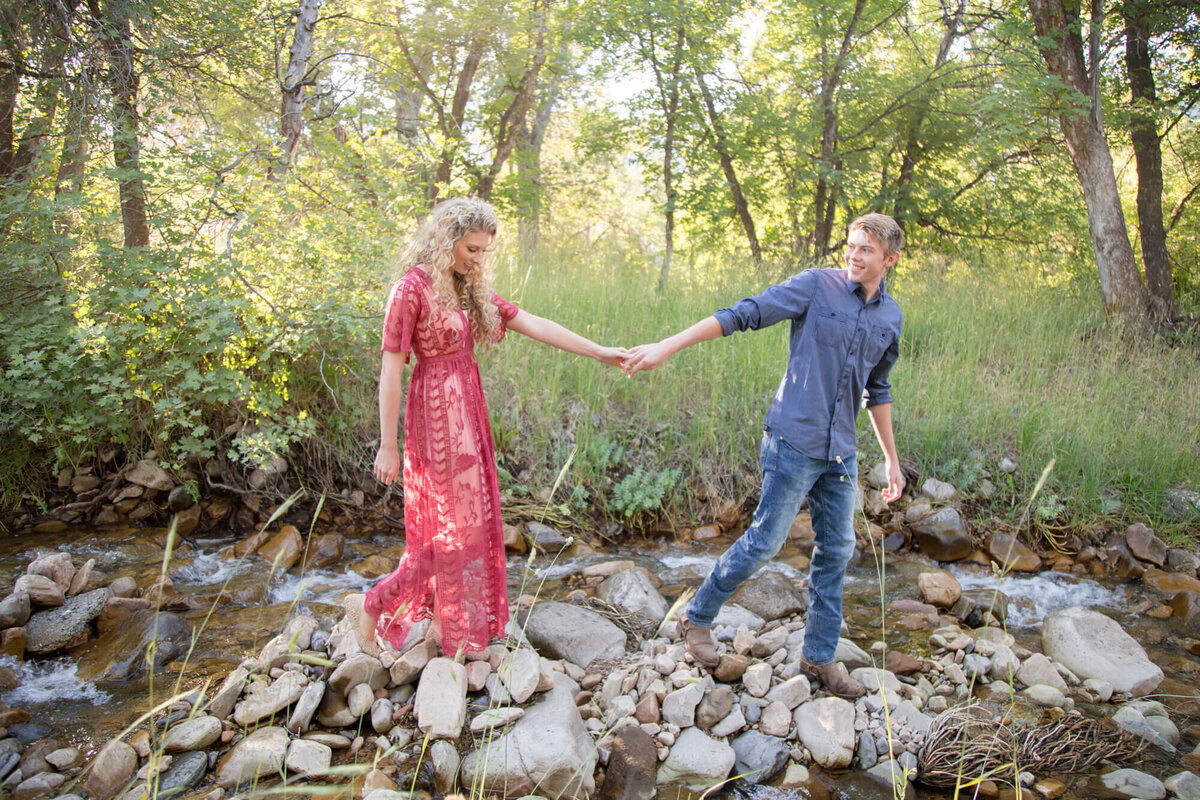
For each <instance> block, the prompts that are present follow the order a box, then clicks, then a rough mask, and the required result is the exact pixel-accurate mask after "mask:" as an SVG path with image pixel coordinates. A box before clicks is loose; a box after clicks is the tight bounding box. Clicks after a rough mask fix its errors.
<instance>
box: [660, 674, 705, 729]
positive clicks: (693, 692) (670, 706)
mask: <svg viewBox="0 0 1200 800" xmlns="http://www.w3.org/2000/svg"><path fill="white" fill-rule="evenodd" d="M703 699H704V686H703V685H702V684H699V683H689V684H687V685H686V686H683V687H681V688H679V689H676V690H675V691H673V692H671V693H670V694H668V695H667V696H666V697H665V698H663V702H662V718H663V722H666V723H667V724H669V725H677V726H679V727H680V728H686V727H688V726H691V725H695V724H696V707H697V706H698V705H700V701H701V700H703Z"/></svg>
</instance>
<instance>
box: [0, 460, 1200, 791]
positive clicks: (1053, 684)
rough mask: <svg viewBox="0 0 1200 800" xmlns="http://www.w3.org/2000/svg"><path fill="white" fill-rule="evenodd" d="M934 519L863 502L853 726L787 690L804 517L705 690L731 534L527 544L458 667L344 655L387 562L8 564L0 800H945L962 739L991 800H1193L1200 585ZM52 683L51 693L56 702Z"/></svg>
mask: <svg viewBox="0 0 1200 800" xmlns="http://www.w3.org/2000/svg"><path fill="white" fill-rule="evenodd" d="M951 488H952V487H951ZM927 489H929V491H926V492H925V493H924V495H923V496H918V497H916V498H913V501H912V502H911V503H909V504H908V505H907V506H906V508H905V509H904V510H903V511H902V512H898V513H895V514H888V513H886V512H884V510H883V509H872V508H871V505H872V503H874V502H876V500H877V498H874V497H873V496H872V494H871V492H872V489H871V488H870V485H869V484H868V486H867V488H866V491H865V492H864V504H865V505H866V506H867V507H868V509H867V511H868V514H870V515H871V516H870V519H871V520H872V521H871V522H869V523H867V524H866V525H864V526H863V530H862V531H861V534H862V538H861V542H860V549H861V556H860V558H859V559H858V562H857V565H856V566H855V568H854V569H853V571H852V573H851V576H850V577H851V580H850V582H849V583H848V588H847V593H848V600H847V604H848V607H847V622H848V625H847V629H846V630H845V631H844V638H843V640H842V642H841V645H840V647H839V658H841V659H842V660H844V661H845V662H846V663H847V665H848V666H849V667H851V669H852V670H853V671H854V673H855V675H856V677H859V678H860V679H861V680H863V681H864V682H865V683H867V684H868V685H869V686H870V687H871V689H872V691H871V693H870V694H868V696H867V697H865V698H862V699H860V700H859V701H857V702H855V703H849V702H847V701H844V700H841V699H838V698H835V697H831V696H828V694H827V693H826V692H825V691H824V689H823V687H822V686H820V684H819V683H815V682H811V681H809V680H808V679H807V678H806V677H804V676H803V675H801V674H799V673H798V671H797V670H796V666H795V664H796V655H797V654H798V652H799V648H800V646H801V644H802V642H803V637H804V631H805V627H804V626H805V616H806V614H805V611H806V602H805V593H804V579H805V568H806V567H807V555H808V553H809V552H810V551H811V527H810V526H809V524H808V521H807V517H806V515H804V514H802V515H801V517H799V518H798V519H797V522H796V525H795V526H794V528H793V531H792V534H793V535H792V537H791V539H790V541H789V545H788V547H787V549H786V550H785V552H784V553H783V554H781V557H780V559H779V560H778V562H777V563H776V564H775V565H773V567H772V568H771V569H769V570H767V571H765V572H764V573H762V574H760V575H759V576H757V577H756V578H755V579H754V580H753V581H751V582H749V583H748V584H747V585H746V586H744V587H743V588H742V590H740V591H739V593H738V595H737V596H735V598H734V599H733V601H732V602H731V603H730V604H729V605H728V606H727V607H726V609H725V610H724V612H723V613H722V616H721V618H720V619H719V620H718V623H717V625H716V627H715V632H716V634H717V638H718V641H719V644H720V648H721V650H722V651H723V656H722V661H721V664H720V665H719V666H718V667H717V668H715V669H714V670H712V671H711V672H710V671H708V670H704V669H701V668H699V667H698V666H697V665H696V664H694V663H693V662H692V660H691V658H690V656H688V655H687V654H686V652H685V651H684V649H683V647H682V645H681V643H680V640H679V636H678V630H677V625H676V623H675V621H674V610H673V609H672V604H673V602H674V601H675V600H677V599H678V598H679V597H680V596H681V595H683V594H685V593H686V592H687V591H688V589H689V587H691V586H694V585H695V584H696V583H698V582H699V580H700V579H701V578H702V577H703V574H704V573H705V572H706V570H707V567H708V565H709V564H710V563H711V560H712V558H713V557H714V556H715V555H716V554H718V553H719V552H720V550H721V549H722V548H723V547H724V546H725V544H726V543H727V542H728V540H729V537H730V536H732V535H734V534H736V525H731V527H733V528H734V530H722V529H721V528H720V526H719V525H714V526H713V527H712V528H710V529H704V528H701V529H698V530H697V531H694V532H690V535H689V537H688V539H687V540H686V541H683V540H679V541H673V542H665V541H661V540H660V541H646V542H643V543H641V544H639V545H636V546H630V547H626V548H622V549H620V550H619V551H615V552H614V551H611V550H610V551H604V552H601V551H598V550H593V549H592V548H590V547H589V546H587V545H586V544H584V543H581V542H571V541H568V540H567V539H565V538H563V537H560V536H558V535H557V533H556V532H555V531H553V530H551V529H548V528H546V527H545V526H537V525H529V526H526V527H525V528H524V529H517V528H512V529H510V530H509V544H510V549H511V552H512V553H513V555H512V558H511V560H510V580H511V585H510V597H511V599H512V600H513V607H514V619H513V620H512V622H511V624H510V626H509V636H508V639H507V641H506V642H504V643H497V644H495V645H493V646H492V647H489V648H488V650H487V651H486V652H484V653H478V654H470V655H469V656H465V657H463V656H460V657H459V658H444V657H440V656H439V655H438V654H437V653H436V651H435V650H434V648H432V647H431V646H430V645H429V643H428V642H426V641H424V640H423V639H421V638H420V637H419V636H414V637H411V641H410V642H408V643H406V644H407V647H406V648H404V649H403V650H402V652H399V653H393V652H385V653H383V654H381V656H379V657H378V658H376V657H373V656H369V655H367V654H365V653H363V652H361V650H360V648H359V646H358V643H357V641H356V640H355V638H354V636H353V635H352V633H351V632H350V631H352V625H350V623H351V622H352V619H353V616H354V614H355V613H356V611H357V603H358V602H361V600H360V598H361V595H360V594H359V592H360V591H361V590H362V588H364V587H365V586H366V585H368V583H369V581H370V580H371V579H373V578H374V577H375V576H377V575H378V574H380V573H381V572H382V571H385V570H387V569H389V568H390V565H391V563H392V559H393V558H394V557H395V556H396V555H397V554H398V553H399V551H400V545H399V543H398V542H397V541H396V540H395V539H394V538H389V537H386V536H375V537H373V538H361V539H360V538H355V537H344V536H342V535H339V534H336V533H331V532H328V530H327V529H326V530H325V531H323V530H322V526H321V525H320V524H318V525H316V526H314V532H313V533H312V534H311V535H308V536H305V535H304V534H302V533H301V532H300V531H299V530H298V529H297V528H294V527H291V526H288V525H284V526H280V527H277V528H276V527H274V526H272V528H270V529H268V530H264V531H262V532H260V533H258V534H256V535H253V536H249V537H245V538H241V539H237V540H229V539H228V538H227V537H222V538H212V539H204V538H196V537H192V538H189V539H188V540H185V541H181V542H179V543H177V544H175V545H174V546H173V547H172V556H171V558H170V559H169V562H168V564H167V566H166V568H165V570H164V569H163V568H162V566H161V561H162V559H163V555H164V549H165V547H166V545H167V542H166V541H165V537H164V535H163V533H162V532H161V531H134V530H130V529H116V530H107V531H89V532H88V533H87V536H86V538H83V537H80V536H79V535H75V536H72V537H69V538H60V539H58V540H54V539H44V540H42V541H41V542H39V544H42V545H46V546H47V547H46V550H45V551H44V552H39V553H36V554H35V553H29V552H11V553H8V554H7V555H4V556H3V557H0V567H3V568H6V569H8V570H9V572H10V574H11V575H12V578H13V580H12V582H11V584H10V585H11V591H10V592H9V594H8V596H7V597H6V598H5V599H4V600H3V601H2V602H0V629H2V631H3V632H2V633H0V649H2V650H3V652H4V653H5V654H7V655H5V656H3V657H0V658H3V661H0V664H3V667H0V681H2V682H3V686H4V687H5V694H4V697H5V700H6V703H7V705H8V706H9V707H7V708H5V709H3V710H0V726H2V727H3V728H4V731H3V734H4V736H3V738H0V781H2V788H3V790H4V791H6V792H10V793H11V794H12V795H14V796H16V797H20V798H36V797H43V796H45V797H54V796H61V795H64V794H80V795H82V794H86V795H87V796H88V797H99V798H105V799H106V800H107V798H115V797H121V798H128V800H134V798H137V797H142V796H145V795H146V794H147V792H150V791H154V792H157V793H158V794H159V795H160V796H162V795H166V794H168V793H173V794H175V795H178V796H184V795H186V796H190V797H195V798H197V799H198V798H205V800H218V799H219V798H221V797H225V796H232V795H234V794H238V795H241V794H244V793H245V792H246V791H247V789H248V788H250V787H254V788H258V789H266V788H269V787H272V786H278V785H280V784H283V783H288V784H291V783H297V782H298V783H301V784H304V785H311V784H314V783H315V784H320V785H327V784H328V785H333V786H336V787H339V789H340V790H341V791H343V792H344V793H345V794H346V795H347V796H353V797H356V798H357V797H366V796H372V800H393V798H397V797H398V796H399V795H397V794H393V793H396V792H400V793H411V792H414V791H416V792H425V793H429V794H432V795H440V794H444V793H447V792H460V793H462V794H474V793H477V792H480V791H483V790H487V791H497V792H501V791H502V792H503V793H504V794H506V795H507V796H513V797H515V796H524V795H536V796H540V797H546V798H553V797H559V796H569V797H583V796H593V795H598V796H600V797H604V798H606V799H607V798H618V797H622V798H624V797H628V798H634V797H649V796H651V795H652V794H653V793H654V792H655V791H658V792H660V793H662V792H667V791H670V790H672V789H673V788H679V787H686V788H687V790H689V791H693V792H699V791H703V790H705V789H708V788H710V787H713V786H717V785H724V786H726V787H728V785H729V784H723V783H722V782H724V781H727V780H731V779H735V780H736V782H737V783H738V785H739V786H741V787H752V786H756V785H757V786H768V787H770V788H765V789H757V788H745V790H746V791H750V792H757V793H762V792H779V791H783V792H785V793H786V794H788V795H789V796H798V797H819V796H826V795H827V794H829V793H830V792H837V791H841V792H845V793H846V794H847V795H848V796H851V797H863V798H867V797H891V796H892V792H893V788H892V787H893V784H898V786H897V789H896V790H897V791H898V792H901V793H903V794H905V795H907V796H913V793H914V792H918V791H919V792H920V796H922V797H939V796H942V794H941V793H943V792H944V793H945V796H947V797H948V796H950V794H951V793H952V790H950V789H945V788H941V787H944V786H945V784H946V780H945V774H944V773H945V769H944V763H945V752H946V745H945V742H946V741H951V742H954V743H955V746H957V747H960V748H961V747H962V746H963V742H962V739H961V737H960V738H959V739H957V740H956V739H954V738H953V736H952V735H950V734H953V733H954V731H955V730H957V729H955V728H954V727H953V726H954V725H959V724H960V723H961V720H962V715H963V709H969V712H970V714H971V715H972V719H973V720H974V721H973V722H972V723H971V724H972V725H973V726H974V727H972V728H970V731H972V736H974V737H976V738H977V739H978V738H979V737H983V736H990V737H993V738H994V740H995V741H999V742H1012V743H1015V744H1011V745H1010V750H1009V751H1007V752H1001V751H997V754H996V756H995V757H994V758H992V760H991V761H990V762H986V761H985V762H984V767H983V768H984V769H992V770H994V772H992V773H990V774H989V775H987V776H985V780H983V781H982V782H981V783H979V784H978V786H977V787H972V788H971V793H972V794H973V793H975V792H979V796H989V797H990V796H1012V797H1015V796H1017V790H1016V789H1015V788H1014V786H1020V787H1021V790H1020V791H1021V792H1022V793H1023V794H1024V795H1026V796H1034V797H1067V798H1083V797H1101V796H1110V797H1165V796H1174V797H1181V798H1189V797H1200V790H1198V788H1197V785H1198V784H1200V779H1197V778H1196V776H1195V775H1194V774H1193V773H1192V772H1191V770H1196V769H1198V768H1200V752H1197V751H1195V750H1194V749H1193V748H1195V746H1196V744H1197V742H1200V728H1198V727H1196V725H1195V720H1196V718H1197V717H1198V716H1200V692H1198V691H1197V690H1196V688H1195V683H1196V681H1195V676H1196V672H1197V668H1196V662H1195V659H1194V655H1195V653H1196V652H1200V647H1197V645H1196V643H1195V642H1194V641H1193V640H1192V639H1190V638H1189V636H1190V635H1191V633H1190V632H1193V631H1194V630H1195V627H1194V626H1195V625H1196V618H1195V608H1196V602H1195V599H1196V597H1200V581H1198V580H1197V577H1196V567H1197V562H1196V559H1195V558H1194V557H1193V556H1191V555H1190V554H1188V553H1186V552H1184V551H1180V550H1171V549H1170V548H1167V547H1166V546H1165V545H1164V544H1163V543H1162V542H1161V541H1159V540H1158V539H1157V537H1155V536H1154V534H1153V531H1150V530H1149V529H1148V528H1145V526H1140V525H1135V526H1131V527H1130V528H1129V529H1127V530H1125V531H1123V532H1122V533H1121V534H1120V535H1118V536H1114V537H1113V538H1112V539H1111V540H1110V541H1109V542H1106V543H1105V544H1104V545H1103V546H1093V547H1090V548H1083V549H1081V551H1080V552H1078V553H1076V554H1073V555H1071V556H1067V555H1064V554H1058V553H1050V554H1044V553H1043V554H1038V553H1034V552H1033V551H1032V550H1030V549H1029V548H1028V547H1027V546H1025V545H1024V544H1023V543H1021V542H1019V541H1016V540H1015V539H1012V538H1008V537H1005V536H1004V535H1003V534H997V535H993V536H987V535H986V532H983V535H981V532H979V531H971V530H969V529H968V527H967V525H966V523H965V522H964V521H963V519H962V517H961V515H960V514H959V512H958V510H957V508H956V507H955V505H954V502H953V495H952V494H951V495H950V496H949V497H946V496H944V495H945V490H944V489H941V487H938V486H931V487H927ZM881 513H882V514H883V516H881ZM884 516H886V519H884ZM530 545H533V546H534V547H535V549H536V552H535V554H533V555H531V554H530V553H529V551H528V550H527V549H526V548H528V547H529V546H530ZM522 550H525V552H524V553H521V552H519V551H522ZM343 565H346V566H348V567H349V569H347V568H346V567H345V566H343ZM881 583H882V587H883V589H882V591H880V588H879V587H880V584H881ZM1047 598H1049V602H1047ZM151 642H153V643H154V646H153V647H152V648H151V649H150V658H147V657H146V653H147V645H148V644H149V643H151ZM1148 652H1149V653H1151V654H1152V655H1148ZM22 659H23V660H22ZM51 665H53V666H51ZM48 667H51V668H52V669H54V670H56V672H55V673H54V674H56V675H57V676H58V679H59V682H58V683H57V684H46V685H45V686H43V687H42V688H41V690H40V692H41V693H40V694H39V693H38V692H37V691H34V690H35V689H36V688H37V687H36V684H37V683H38V681H39V680H43V679H44V677H45V676H44V675H40V674H39V670H41V671H43V672H44V671H45V670H46V669H47V668H48ZM64 676H67V677H69V680H67V681H65V682H64V680H63V679H64ZM55 691H60V692H64V695H65V696H58V697H56V696H55V694H54V692H55ZM147 698H149V701H148V700H147ZM149 709H154V710H153V711H152V712H151V713H150V714H149V716H148V717H147V718H146V719H145V720H143V721H141V722H138V721H137V720H138V717H139V716H140V715H142V714H143V713H145V712H147V711H148V710H149ZM1089 721H1091V722H1089ZM1084 723H1086V724H1088V725H1093V726H1095V727H1094V729H1085V728H1081V727H1080V725H1082V724H1084ZM127 728H128V730H126V729H127ZM1089 730H1090V731H1091V733H1090V734H1089V733H1088V731H1089ZM1081 731H1082V733H1081ZM1031 732H1035V733H1037V735H1038V736H1040V737H1043V738H1042V739H1039V741H1042V742H1043V744H1046V743H1049V744H1053V742H1054V739H1053V737H1054V736H1059V737H1060V738H1061V737H1065V736H1068V735H1069V736H1076V737H1080V736H1085V735H1091V736H1092V737H1093V738H1092V739H1090V740H1083V739H1078V738H1077V739H1071V740H1069V741H1068V745H1071V746H1069V747H1066V748H1065V749H1066V750H1069V751H1071V752H1072V753H1073V754H1074V756H1073V760H1072V763H1070V764H1065V763H1064V762H1063V760H1062V758H1057V760H1056V757H1054V754H1055V753H1059V754H1060V755H1061V752H1060V751H1062V750H1063V749H1064V748H1059V749H1058V750H1055V749H1054V748H1053V747H1051V748H1049V749H1047V748H1046V747H1045V746H1043V747H1042V749H1041V750H1038V751H1030V750H1028V748H1026V749H1024V750H1023V749H1021V746H1020V743H1021V742H1022V741H1025V742H1027V741H1028V740H1030V739H1031V738H1032V737H1031V735H1030V734H1031ZM1047 737H1049V738H1047ZM989 741H990V740H989ZM1080 741H1083V742H1084V745H1083V746H1080V745H1079V744H1078V742H1080ZM931 742H933V743H934V746H931V745H930V743H931ZM1088 742H1090V744H1088ZM1072 743H1074V744H1072ZM1138 748H1141V749H1140V750H1138ZM1133 753H1136V755H1134V756H1133V757H1132V759H1130V755H1131V754H1133ZM1089 754H1095V756H1096V757H1095V759H1090V757H1089ZM1101 756H1107V758H1104V759H1101V758H1100V757H1101ZM956 763H957V762H956ZM1014 765H1016V766H1015V767H1014ZM952 772H953V770H952ZM978 773H979V770H976V771H975V772H974V773H972V772H971V771H970V770H965V769H964V771H962V772H961V778H962V781H964V782H969V781H971V780H973V779H975V778H976V777H978ZM297 790H299V787H298V789H297ZM406 796H407V795H406ZM960 796H961V795H960Z"/></svg>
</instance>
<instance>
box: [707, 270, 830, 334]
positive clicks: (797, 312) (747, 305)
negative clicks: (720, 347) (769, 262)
mask: <svg viewBox="0 0 1200 800" xmlns="http://www.w3.org/2000/svg"><path fill="white" fill-rule="evenodd" d="M815 285H816V284H815V277H814V276H813V275H812V274H811V272H809V271H805V272H801V273H800V274H798V275H793V276H792V277H790V278H788V279H787V280H786V281H784V282H783V283H777V284H775V285H774V286H771V287H769V288H767V289H766V290H765V291H763V292H762V293H761V294H758V295H755V296H754V297H747V298H745V299H744V300H739V301H737V302H736V303H734V304H733V305H732V306H730V307H728V308H721V309H718V310H717V311H715V312H714V313H713V316H714V317H716V318H717V321H718V322H720V323H721V330H722V331H723V332H724V335H726V336H728V335H729V334H731V333H733V332H735V331H752V330H758V329H760V328H769V327H770V326H772V325H774V324H775V323H777V322H783V321H784V320H785V319H794V318H796V317H798V316H801V315H802V314H804V313H805V312H806V311H808V306H809V303H811V302H812V297H813V290H814V289H815Z"/></svg>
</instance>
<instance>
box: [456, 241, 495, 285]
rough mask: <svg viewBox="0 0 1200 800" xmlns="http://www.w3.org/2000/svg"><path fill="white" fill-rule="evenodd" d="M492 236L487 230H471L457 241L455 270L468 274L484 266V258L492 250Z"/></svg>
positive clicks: (460, 273) (461, 273)
mask: <svg viewBox="0 0 1200 800" xmlns="http://www.w3.org/2000/svg"><path fill="white" fill-rule="evenodd" d="M492 238H493V237H492V235H491V234H490V233H488V232H487V231H471V232H470V233H468V234H467V235H466V236H464V237H462V238H461V239H459V240H458V241H457V242H455V243H454V264H453V266H452V268H453V269H454V271H455V272H457V273H458V274H459V275H466V274H468V273H470V272H471V271H472V270H474V269H478V268H479V267H482V266H483V262H484V259H486V258H487V254H488V253H489V252H491V247H492Z"/></svg>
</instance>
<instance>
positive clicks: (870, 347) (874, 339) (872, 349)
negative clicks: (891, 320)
mask: <svg viewBox="0 0 1200 800" xmlns="http://www.w3.org/2000/svg"><path fill="white" fill-rule="evenodd" d="M891 343H892V334H891V333H890V332H888V331H886V330H879V329H872V330H870V331H868V332H867V338H866V341H864V342H863V358H864V359H865V360H866V362H867V364H868V365H869V366H872V367H873V366H875V365H876V364H878V363H879V360H880V359H881V358H883V354H884V353H885V352H887V349H888V345H890V344H891Z"/></svg>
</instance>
